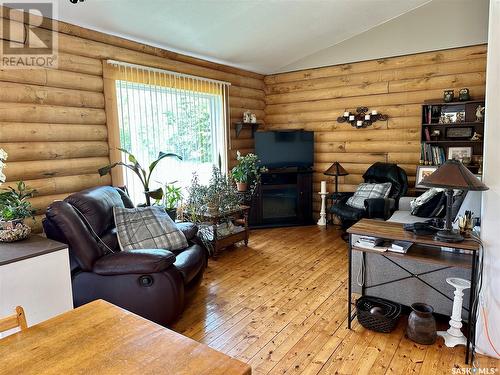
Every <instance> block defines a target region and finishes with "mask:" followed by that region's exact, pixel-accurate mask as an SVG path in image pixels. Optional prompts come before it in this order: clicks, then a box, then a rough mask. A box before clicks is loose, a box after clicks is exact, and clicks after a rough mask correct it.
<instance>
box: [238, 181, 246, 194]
mask: <svg viewBox="0 0 500 375" xmlns="http://www.w3.org/2000/svg"><path fill="white" fill-rule="evenodd" d="M236 188H237V189H238V191H241V192H242V191H247V190H248V184H247V183H246V182H237V183H236Z"/></svg>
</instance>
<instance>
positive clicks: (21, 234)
mask: <svg viewBox="0 0 500 375" xmlns="http://www.w3.org/2000/svg"><path fill="white" fill-rule="evenodd" d="M35 193H36V191H35V190H31V189H29V188H27V187H26V184H25V183H24V182H23V181H20V182H18V183H17V186H16V188H12V187H9V188H8V189H5V190H4V191H2V192H0V241H4V242H12V241H18V240H22V239H25V238H26V237H28V236H29V234H30V233H31V228H30V227H29V226H27V225H26V224H25V223H24V220H25V219H27V218H30V217H31V218H32V219H33V220H34V219H35V209H34V208H33V207H32V206H31V203H30V202H29V200H28V199H29V198H32V197H33V195H34V194H35Z"/></svg>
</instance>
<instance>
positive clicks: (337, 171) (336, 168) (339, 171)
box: [324, 161, 349, 176]
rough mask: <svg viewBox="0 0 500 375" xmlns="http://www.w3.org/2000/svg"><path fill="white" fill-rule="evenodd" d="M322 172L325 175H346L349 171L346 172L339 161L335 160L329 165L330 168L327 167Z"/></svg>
mask: <svg viewBox="0 0 500 375" xmlns="http://www.w3.org/2000/svg"><path fill="white" fill-rule="evenodd" d="M324 174H325V175H327V176H347V175H348V174H349V173H347V171H346V170H345V169H344V168H343V167H342V166H341V165H340V163H339V162H338V161H336V162H334V163H333V164H332V165H330V168H328V169H327V170H326V171H325V172H324Z"/></svg>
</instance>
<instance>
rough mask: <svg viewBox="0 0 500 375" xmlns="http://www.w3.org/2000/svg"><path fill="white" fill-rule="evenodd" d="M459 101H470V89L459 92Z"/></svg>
mask: <svg viewBox="0 0 500 375" xmlns="http://www.w3.org/2000/svg"><path fill="white" fill-rule="evenodd" d="M458 100H460V101H461V102H466V101H468V100H470V94H469V89H467V88H464V89H460V91H459V92H458Z"/></svg>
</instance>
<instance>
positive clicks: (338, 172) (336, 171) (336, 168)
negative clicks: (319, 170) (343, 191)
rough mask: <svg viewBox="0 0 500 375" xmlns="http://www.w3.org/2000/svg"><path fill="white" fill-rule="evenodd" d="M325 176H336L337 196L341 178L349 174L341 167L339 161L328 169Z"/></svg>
mask: <svg viewBox="0 0 500 375" xmlns="http://www.w3.org/2000/svg"><path fill="white" fill-rule="evenodd" d="M324 174H325V175H327V176H335V194H334V196H336V195H337V194H338V192H339V181H338V180H339V176H347V175H348V174H349V173H347V171H346V170H345V169H344V168H343V167H342V166H341V165H340V163H339V162H338V161H336V162H334V163H333V164H332V165H330V168H328V169H327V170H326V171H325V172H324Z"/></svg>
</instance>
